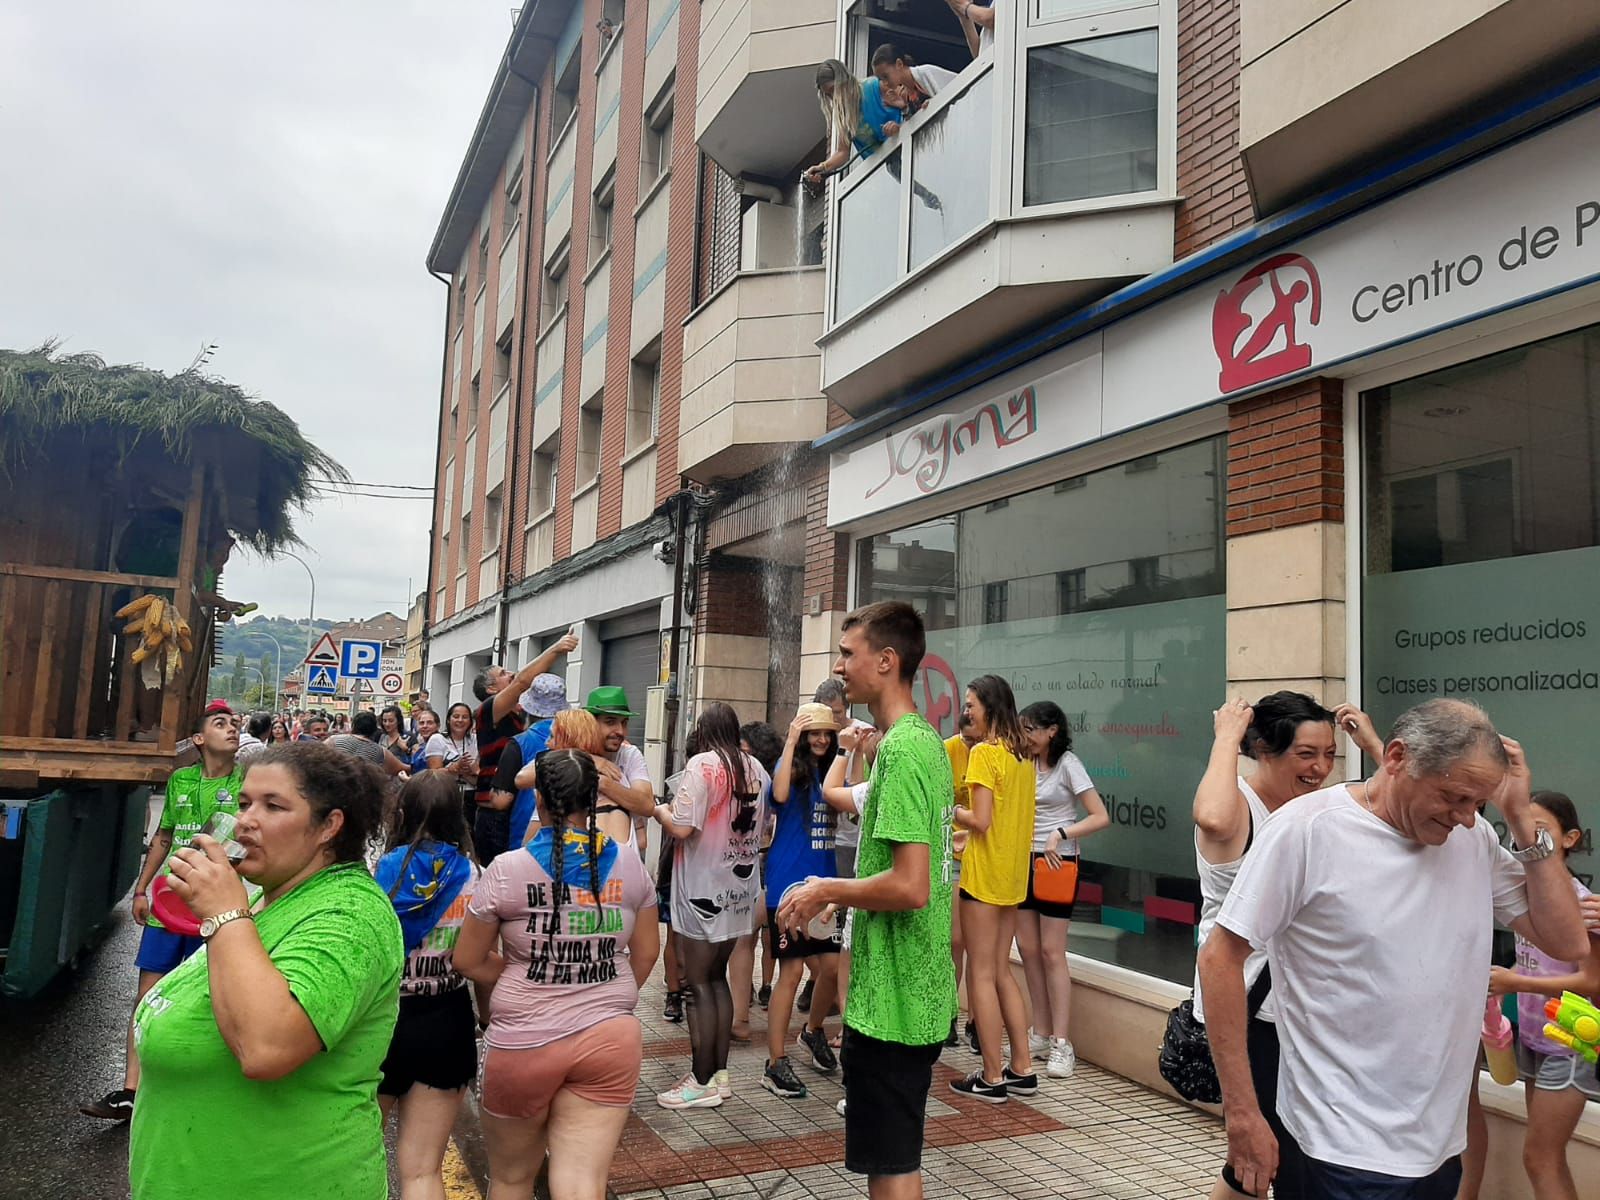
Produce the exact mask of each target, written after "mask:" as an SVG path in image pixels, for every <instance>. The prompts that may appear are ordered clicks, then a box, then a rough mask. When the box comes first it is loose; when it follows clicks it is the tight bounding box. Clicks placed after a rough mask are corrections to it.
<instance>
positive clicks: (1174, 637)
mask: <svg viewBox="0 0 1600 1200" xmlns="http://www.w3.org/2000/svg"><path fill="white" fill-rule="evenodd" d="M1225 456H1226V451H1225V447H1224V444H1223V441H1222V439H1220V438H1218V439H1211V440H1207V441H1203V442H1197V443H1194V444H1192V445H1188V446H1183V447H1180V448H1178V449H1175V450H1169V451H1164V452H1162V453H1161V454H1158V455H1154V456H1151V457H1150V458H1149V459H1143V460H1140V462H1139V465H1138V468H1137V469H1134V464H1127V465H1125V466H1117V467H1111V468H1108V469H1106V470H1102V471H1096V472H1093V473H1092V474H1089V475H1085V476H1080V477H1078V478H1076V479H1073V480H1065V481H1062V482H1061V483H1057V484H1053V485H1051V486H1049V487H1044V488H1040V489H1038V490H1037V491H1032V492H1027V493H1025V494H1023V495H1020V496H1013V497H1011V498H1010V499H1009V501H1007V502H1006V503H1004V504H990V505H982V506H979V507H976V508H971V509H967V510H965V511H963V512H959V513H955V514H953V515H951V516H948V517H941V518H939V519H937V520H933V521H928V522H925V523H923V524H920V525H914V526H911V527H909V528H906V529H900V530H897V531H895V532H893V533H887V534H881V535H879V536H877V537H872V538H864V539H862V540H861V541H860V542H859V543H858V550H857V553H858V555H859V558H858V567H859V572H858V574H859V581H860V582H859V589H858V597H857V599H858V601H859V602H860V603H863V604H865V603H870V602H873V601H878V600H905V601H908V602H909V603H911V604H912V605H913V606H914V607H915V608H916V609H917V610H918V611H919V612H921V613H922V614H923V618H924V620H925V621H926V622H927V628H928V657H927V659H926V660H925V661H924V663H923V668H922V670H921V671H920V672H919V673H918V678H917V682H916V696H917V703H918V706H919V708H920V709H921V711H922V713H923V715H925V716H926V717H927V718H928V720H929V721H931V722H932V723H933V724H934V726H935V727H936V728H937V729H938V730H939V732H940V733H941V734H942V735H943V736H946V737H948V736H950V735H952V734H953V733H954V732H955V729H956V716H957V714H958V713H959V711H960V707H961V698H962V691H961V689H962V688H963V687H964V685H965V682H966V681H967V680H969V679H972V678H973V677H975V676H977V675H981V674H984V673H987V672H994V673H998V674H1003V675H1005V676H1006V677H1007V678H1008V679H1009V680H1010V681H1011V686H1012V689H1013V690H1014V691H1015V693H1016V697H1017V703H1018V705H1019V706H1026V705H1028V704H1031V703H1033V702H1034V701H1036V700H1053V701H1054V702H1055V703H1056V704H1058V705H1060V706H1061V708H1062V710H1063V712H1065V713H1066V715H1067V719H1068V721H1069V722H1070V723H1071V725H1072V737H1073V750H1074V752H1075V753H1077V755H1078V756H1079V757H1080V758H1081V759H1083V762H1084V765H1085V766H1086V767H1087V768H1088V771H1089V774H1090V776H1091V777H1092V778H1093V779H1094V781H1095V785H1096V788H1097V789H1098V790H1099V792H1100V794H1101V796H1102V797H1103V798H1104V799H1105V801H1106V806H1107V808H1108V810H1109V811H1110V813H1111V818H1112V826H1111V828H1110V829H1108V830H1106V831H1105V832H1103V833H1099V834H1096V835H1095V836H1094V837H1092V838H1090V839H1087V840H1086V841H1085V842H1084V844H1083V854H1084V863H1085V865H1084V871H1083V879H1084V886H1083V888H1082V890H1081V893H1080V897H1079V904H1078V909H1077V914H1076V916H1075V917H1074V920H1073V936H1072V948H1073V950H1074V951H1075V952H1077V953H1081V954H1085V955H1088V956H1090V957H1094V958H1099V959H1103V960H1105V961H1108V962H1114V963H1118V964H1120V965H1122V966H1125V967H1130V968H1132V969H1134V970H1137V971H1142V972H1144V973H1147V974H1152V975H1159V976H1162V977H1164V978H1167V979H1171V980H1174V981H1178V982H1188V981H1189V980H1190V979H1191V978H1192V977H1193V973H1194V926H1195V923H1196V921H1197V919H1198V916H1199V913H1198V907H1199V887H1198V884H1197V883H1196V882H1195V866H1194V841H1193V835H1192V833H1191V829H1192V824H1191V822H1190V815H1189V814H1190V806H1191V801H1192V799H1193V796H1194V788H1195V784H1196V783H1197V782H1198V781H1199V779H1200V775H1201V773H1202V772H1203V771H1204V770H1205V763H1206V756H1207V754H1208V753H1209V750H1210V746H1211V711H1212V709H1214V708H1216V706H1217V703H1218V701H1219V699H1220V698H1221V696H1222V694H1223V691H1224V680H1225V672H1224V650H1223V632H1224V627H1225V624H1226V618H1227V611H1226V609H1227V606H1226V602H1225V600H1224V597H1223V589H1224V574H1223V567H1224V557H1223V556H1224V540H1223V531H1222V523H1223V503H1224V491H1225V481H1224V478H1223V471H1224V462H1225Z"/></svg>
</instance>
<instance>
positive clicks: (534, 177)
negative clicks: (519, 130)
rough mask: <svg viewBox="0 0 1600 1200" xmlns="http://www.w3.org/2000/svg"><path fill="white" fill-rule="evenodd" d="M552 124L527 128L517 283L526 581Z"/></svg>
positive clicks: (516, 375) (516, 390) (518, 554)
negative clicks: (536, 348)
mask: <svg viewBox="0 0 1600 1200" xmlns="http://www.w3.org/2000/svg"><path fill="white" fill-rule="evenodd" d="M554 73H555V68H554V66H553V65H552V66H546V68H545V80H544V82H543V83H542V84H541V86H540V89H539V94H540V95H543V96H548V95H550V92H551V89H553V87H554ZM549 124H550V123H549V122H548V121H541V120H537V119H535V120H532V121H528V123H527V133H526V141H525V142H524V147H523V163H522V213H523V217H522V250H521V260H522V262H521V266H520V267H519V270H521V271H522V272H523V277H522V278H521V279H520V280H518V282H517V304H518V305H519V306H520V310H519V311H518V313H517V326H516V335H515V336H516V339H517V340H516V348H515V349H514V350H513V351H512V362H511V403H512V406H513V408H512V412H513V417H512V420H513V423H514V424H515V426H516V436H515V438H513V439H511V441H512V447H511V455H512V459H511V462H510V463H508V464H507V465H506V489H507V492H508V493H509V494H508V495H507V497H506V504H505V520H504V529H505V533H504V536H503V538H502V541H503V543H504V546H505V549H504V550H503V551H502V553H503V554H505V555H506V563H505V569H506V578H507V579H511V580H516V579H521V578H522V577H523V575H524V573H525V572H526V571H527V562H526V558H527V553H526V552H527V541H526V539H525V538H524V537H523V527H524V526H525V525H526V524H527V523H528V518H529V517H530V516H531V515H532V514H531V513H530V512H529V511H528V504H529V501H530V499H531V496H532V489H531V486H530V485H531V482H532V481H531V480H530V479H529V478H528V472H529V471H530V470H531V469H532V464H533V400H534V392H535V391H536V389H537V386H538V371H537V369H536V362H537V356H536V354H535V352H534V342H535V340H536V339H537V338H538V336H539V313H540V311H541V307H540V295H539V290H540V287H539V285H540V283H541V282H542V281H543V279H544V270H543V264H544V206H545V198H546V197H547V196H548V195H549V194H550V179H549V176H548V175H547V174H546V173H545V169H544V161H545V158H546V156H547V155H548V154H549V153H550V136H551V135H550V128H549Z"/></svg>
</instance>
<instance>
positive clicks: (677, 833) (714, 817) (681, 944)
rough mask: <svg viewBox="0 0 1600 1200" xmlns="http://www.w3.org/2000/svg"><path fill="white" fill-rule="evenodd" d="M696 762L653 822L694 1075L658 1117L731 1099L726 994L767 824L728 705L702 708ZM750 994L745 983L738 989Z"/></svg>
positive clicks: (751, 908) (665, 1098) (757, 776)
mask: <svg viewBox="0 0 1600 1200" xmlns="http://www.w3.org/2000/svg"><path fill="white" fill-rule="evenodd" d="M695 744H696V745H697V746H698V747H699V750H700V753H698V754H696V755H695V756H694V757H693V758H691V759H690V760H689V761H688V763H687V764H686V765H685V766H684V769H683V782H682V783H681V784H679V785H678V794H677V795H676V796H674V797H673V799H672V804H671V805H666V804H658V805H656V810H655V816H656V820H658V821H660V822H661V827H662V828H663V829H665V830H666V831H667V833H668V834H669V835H670V836H671V837H673V838H676V839H677V841H676V843H675V844H674V845H673V848H672V929H673V932H674V933H676V934H677V935H678V952H679V956H680V959H681V966H682V968H683V973H684V977H685V978H686V979H687V980H688V983H689V996H690V1004H689V1041H690V1044H691V1046H692V1047H693V1049H694V1069H693V1070H692V1071H690V1073H689V1074H688V1075H685V1076H684V1078H683V1080H682V1082H680V1083H678V1084H676V1085H675V1086H673V1087H671V1088H669V1089H668V1090H667V1091H665V1092H662V1093H661V1094H660V1095H659V1096H657V1097H656V1102H657V1103H658V1104H660V1105H661V1107H662V1108H715V1107H716V1106H717V1105H719V1104H721V1103H722V1101H723V1098H724V1089H727V1094H728V1095H732V1088H731V1086H730V1084H729V1082H728V1043H729V1042H730V1041H731V1040H732V1037H733V993H732V991H730V990H729V987H728V959H729V958H730V957H731V956H732V955H733V949H734V945H735V944H736V943H737V942H738V940H739V935H740V934H743V933H746V932H748V931H749V929H750V927H751V922H752V921H753V920H754V918H755V900H756V894H757V893H758V892H759V891H760V881H759V880H758V879H757V878H756V856H757V853H758V851H759V849H760V842H761V829H762V826H763V825H765V823H766V811H765V810H766V803H765V801H764V798H763V797H764V793H765V792H766V789H767V787H768V785H769V783H770V780H769V779H768V777H767V772H766V770H765V768H763V767H762V765H761V764H760V763H758V762H757V761H756V760H755V759H754V758H752V757H750V755H748V754H746V753H744V752H743V751H742V750H740V749H739V718H738V716H736V715H735V714H734V711H733V709H731V708H730V707H728V706H727V705H726V704H712V705H709V706H708V707H707V708H706V710H705V712H703V713H701V714H700V720H699V721H698V722H696V723H695ZM742 986H744V987H749V986H750V985H749V981H748V980H747V981H745V982H744V983H743V985H742Z"/></svg>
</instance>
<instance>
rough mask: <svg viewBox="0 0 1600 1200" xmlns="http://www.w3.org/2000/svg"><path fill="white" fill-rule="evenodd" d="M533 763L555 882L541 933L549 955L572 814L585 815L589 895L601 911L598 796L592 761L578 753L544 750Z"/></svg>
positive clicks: (558, 919) (597, 776)
mask: <svg viewBox="0 0 1600 1200" xmlns="http://www.w3.org/2000/svg"><path fill="white" fill-rule="evenodd" d="M533 761H534V763H535V765H536V771H535V775H536V778H535V780H534V787H535V788H536V789H537V790H538V793H539V802H540V803H541V804H543V805H544V811H545V816H547V817H548V818H549V823H548V824H549V828H550V832H551V835H552V841H551V844H550V874H551V875H552V876H553V877H554V881H555V882H554V886H553V887H552V888H551V891H550V904H551V915H550V924H549V926H548V927H547V928H546V930H545V952H546V953H547V954H553V953H554V952H555V936H556V926H557V925H559V924H560V923H561V890H562V888H564V887H565V886H566V883H565V880H564V877H565V875H566V861H565V860H566V836H567V819H568V818H569V817H571V816H572V815H573V814H574V813H587V815H588V821H587V832H588V836H589V894H590V895H591V896H593V897H594V905H595V910H596V913H597V914H599V913H601V912H602V911H603V910H602V908H601V904H600V828H599V826H598V825H597V824H596V820H595V811H594V809H595V804H596V802H597V800H598V798H599V795H600V772H599V771H597V770H595V765H594V759H592V758H590V757H589V756H588V755H587V754H585V753H584V752H583V751H582V750H544V751H541V752H540V753H539V754H538V756H537V757H535V758H534V760H533Z"/></svg>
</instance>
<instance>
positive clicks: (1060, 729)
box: [1018, 700, 1072, 767]
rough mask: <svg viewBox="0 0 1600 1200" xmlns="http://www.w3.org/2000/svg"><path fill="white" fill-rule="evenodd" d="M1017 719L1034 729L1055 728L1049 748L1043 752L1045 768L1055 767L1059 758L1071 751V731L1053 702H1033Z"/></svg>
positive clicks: (1057, 706) (1062, 714)
mask: <svg viewBox="0 0 1600 1200" xmlns="http://www.w3.org/2000/svg"><path fill="white" fill-rule="evenodd" d="M1018 717H1019V719H1020V720H1022V721H1027V722H1028V723H1029V724H1031V725H1032V726H1033V727H1034V728H1036V729H1048V728H1050V726H1052V725H1054V726H1055V730H1056V731H1055V733H1054V734H1052V735H1051V737H1050V746H1049V748H1048V749H1047V750H1046V751H1045V766H1047V767H1053V766H1055V765H1056V764H1057V763H1058V762H1060V761H1061V756H1062V755H1063V754H1065V753H1066V752H1067V751H1068V750H1071V749H1072V729H1071V728H1070V727H1069V725H1068V723H1067V714H1066V713H1064V712H1062V711H1061V706H1060V705H1059V704H1057V703H1056V702H1055V701H1053V700H1035V701H1034V702H1033V703H1032V704H1030V705H1028V707H1027V708H1025V709H1023V710H1022V712H1021V713H1019V714H1018Z"/></svg>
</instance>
